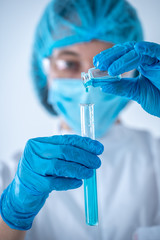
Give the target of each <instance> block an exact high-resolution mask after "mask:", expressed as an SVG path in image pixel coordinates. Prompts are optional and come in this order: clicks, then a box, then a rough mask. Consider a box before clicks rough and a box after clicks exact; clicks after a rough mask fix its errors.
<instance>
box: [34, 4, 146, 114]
mask: <svg viewBox="0 0 160 240" xmlns="http://www.w3.org/2000/svg"><path fill="white" fill-rule="evenodd" d="M92 39H97V40H101V41H107V42H112V43H114V44H117V43H123V42H126V41H132V40H135V41H141V40H142V39H143V35H142V27H141V24H140V21H139V19H138V16H137V13H136V11H135V9H134V8H133V7H132V6H131V5H130V4H129V3H128V2H127V1H124V0H63V1H60V0H53V1H51V2H50V3H49V4H48V5H47V7H46V9H45V11H44V13H43V15H42V17H41V19H40V21H39V23H38V25H37V28H36V32H35V38H34V44H33V52H32V64H31V72H32V78H33V81H34V86H35V90H36V92H37V94H38V97H39V100H40V102H41V103H42V105H43V106H44V107H45V108H46V109H47V110H48V111H49V112H50V113H52V114H56V112H55V110H54V109H53V108H52V106H50V105H49V104H48V103H47V96H48V87H47V76H46V74H45V72H44V69H43V59H44V58H45V57H47V56H50V55H51V54H52V51H53V49H54V48H57V47H63V46H67V45H71V44H75V43H79V42H86V41H91V40H92Z"/></svg>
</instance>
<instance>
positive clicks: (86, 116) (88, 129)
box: [80, 104, 98, 226]
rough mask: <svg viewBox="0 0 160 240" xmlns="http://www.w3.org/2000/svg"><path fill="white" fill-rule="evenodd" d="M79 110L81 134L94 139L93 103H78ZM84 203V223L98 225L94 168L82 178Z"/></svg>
mask: <svg viewBox="0 0 160 240" xmlns="http://www.w3.org/2000/svg"><path fill="white" fill-rule="evenodd" d="M80 111H81V135H82V136H83V137H90V138H92V139H95V130H94V104H80ZM84 203H85V218H86V224H88V225H90V226H94V225H98V201H97V180H96V170H95V169H94V170H93V176H92V177H91V178H88V179H84Z"/></svg>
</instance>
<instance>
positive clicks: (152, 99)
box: [86, 41, 160, 117]
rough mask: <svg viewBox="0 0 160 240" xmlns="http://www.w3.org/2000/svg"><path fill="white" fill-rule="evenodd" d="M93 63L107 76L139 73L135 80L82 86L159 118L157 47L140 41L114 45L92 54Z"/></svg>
mask: <svg viewBox="0 0 160 240" xmlns="http://www.w3.org/2000/svg"><path fill="white" fill-rule="evenodd" d="M93 63H94V66H95V67H97V68H99V69H100V70H108V73H109V75H111V76H115V75H119V74H122V73H124V72H128V71H130V70H132V69H137V70H138V71H139V72H140V74H139V76H138V77H136V78H121V79H117V80H115V79H108V80H105V79H102V80H99V79H98V80H97V79H92V80H91V81H90V82H89V83H88V84H86V86H89V85H93V86H94V87H98V86H100V87H101V88H102V91H104V92H106V93H110V94H115V95H119V96H124V97H127V98H128V99H132V100H134V101H136V102H138V103H139V104H140V105H141V106H142V108H143V109H144V110H145V111H146V112H148V113H150V114H152V115H155V116H157V117H160V45H158V44H156V43H150V42H144V41H142V42H138V43H136V42H126V43H124V44H117V45H115V46H114V47H112V48H110V49H107V50H105V51H103V52H101V53H100V54H98V55H96V56H95V57H94V59H93Z"/></svg>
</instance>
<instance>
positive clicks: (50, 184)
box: [0, 135, 103, 230]
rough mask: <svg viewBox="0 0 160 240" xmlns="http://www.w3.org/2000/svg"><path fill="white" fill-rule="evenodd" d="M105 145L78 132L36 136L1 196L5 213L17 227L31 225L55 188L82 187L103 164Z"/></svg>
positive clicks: (6, 218) (25, 228)
mask: <svg viewBox="0 0 160 240" xmlns="http://www.w3.org/2000/svg"><path fill="white" fill-rule="evenodd" d="M102 152H103V145H102V144H101V143H100V142H98V141H96V140H91V139H90V138H86V137H80V136H78V135H64V136H53V137H45V138H35V139H31V140H29V141H28V142H27V144H26V146H25V149H24V153H23V155H22V157H21V159H20V162H19V165H18V169H17V172H16V175H15V178H14V180H13V181H12V183H11V184H10V185H9V186H8V187H7V189H5V190H4V192H3V194H2V196H1V202H0V207H1V215H2V218H3V220H4V221H5V222H6V223H7V224H8V225H9V226H10V227H11V228H14V229H19V230H27V229H29V228H31V226H32V222H33V219H34V217H35V216H36V215H37V213H38V212H39V210H40V209H41V208H42V206H43V205H44V203H45V200H46V198H47V197H48V195H49V193H50V192H51V191H52V190H57V191H62V190H68V189H74V188H78V187H80V186H81V185H82V179H85V178H89V177H91V176H92V175H93V169H96V168H98V167H99V166H100V164H101V161H100V159H99V157H98V156H97V155H99V154H101V153H102Z"/></svg>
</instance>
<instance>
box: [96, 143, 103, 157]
mask: <svg viewBox="0 0 160 240" xmlns="http://www.w3.org/2000/svg"><path fill="white" fill-rule="evenodd" d="M95 141H96V153H97V155H100V154H102V153H103V151H104V146H103V144H102V143H100V142H99V141H97V140H95Z"/></svg>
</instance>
